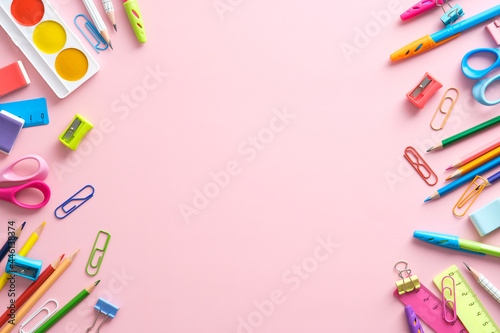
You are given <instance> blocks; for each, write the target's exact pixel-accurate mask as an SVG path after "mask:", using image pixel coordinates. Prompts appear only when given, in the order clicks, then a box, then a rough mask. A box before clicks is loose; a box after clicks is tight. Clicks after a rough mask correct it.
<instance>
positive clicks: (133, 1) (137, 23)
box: [123, 0, 146, 43]
mask: <svg viewBox="0 0 500 333" xmlns="http://www.w3.org/2000/svg"><path fill="white" fill-rule="evenodd" d="M123 7H124V8H125V12H126V13H127V17H128V20H129V21H130V25H131V26H132V29H133V30H134V32H135V36H136V37H137V40H138V41H139V42H141V43H146V32H145V31H144V22H143V21H142V15H141V10H140V9H139V4H138V3H137V0H123Z"/></svg>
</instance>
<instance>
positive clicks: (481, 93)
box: [462, 48, 500, 105]
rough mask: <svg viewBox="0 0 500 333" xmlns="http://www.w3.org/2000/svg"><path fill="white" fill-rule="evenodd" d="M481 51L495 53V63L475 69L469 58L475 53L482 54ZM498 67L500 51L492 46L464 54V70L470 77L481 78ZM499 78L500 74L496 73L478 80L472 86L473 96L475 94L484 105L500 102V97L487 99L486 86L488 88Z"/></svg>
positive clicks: (499, 64) (477, 99) (499, 65)
mask: <svg viewBox="0 0 500 333" xmlns="http://www.w3.org/2000/svg"><path fill="white" fill-rule="evenodd" d="M481 53H482V54H488V53H491V54H493V55H494V56H495V57H496V59H495V61H494V62H493V64H491V65H490V66H489V67H487V68H484V69H474V68H472V67H470V66H469V58H470V57H471V56H475V55H477V54H481ZM498 67H500V51H499V50H497V49H492V48H479V49H475V50H472V51H470V52H468V53H467V54H466V55H465V56H464V58H463V59H462V72H463V73H464V75H465V76H467V77H468V78H469V79H473V80H476V79H480V78H482V77H484V76H485V75H487V74H488V73H490V72H491V71H492V70H494V69H496V68H498ZM498 79H500V75H495V76H493V77H490V78H487V79H482V80H479V81H477V82H476V83H475V84H474V86H473V87H472V96H474V98H475V99H476V101H478V102H479V103H481V104H483V105H495V104H498V103H500V98H499V99H497V100H495V101H490V100H487V99H486V96H485V91H486V88H488V86H489V85H490V84H491V83H492V82H494V81H496V80H498Z"/></svg>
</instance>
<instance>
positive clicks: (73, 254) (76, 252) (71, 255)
mask: <svg viewBox="0 0 500 333" xmlns="http://www.w3.org/2000/svg"><path fill="white" fill-rule="evenodd" d="M79 251H80V248H78V249H76V250H75V252H73V253H71V254H70V255H69V256H68V257H67V259H68V260H69V261H73V259H74V258H75V257H76V255H77V254H78V252H79Z"/></svg>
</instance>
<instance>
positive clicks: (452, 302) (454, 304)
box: [441, 275, 457, 323]
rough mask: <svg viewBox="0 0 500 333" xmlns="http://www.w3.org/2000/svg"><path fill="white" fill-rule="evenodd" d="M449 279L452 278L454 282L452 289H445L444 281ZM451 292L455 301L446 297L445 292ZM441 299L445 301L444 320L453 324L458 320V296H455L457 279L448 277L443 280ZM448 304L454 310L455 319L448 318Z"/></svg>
mask: <svg viewBox="0 0 500 333" xmlns="http://www.w3.org/2000/svg"><path fill="white" fill-rule="evenodd" d="M447 278H450V279H451V281H452V285H451V287H445V286H444V280H446V279H447ZM446 290H449V291H450V297H451V296H453V301H452V300H449V299H446V297H445V295H444V294H445V291H446ZM441 297H442V301H443V318H444V320H446V321H447V322H449V323H453V322H454V321H455V320H457V303H456V295H455V279H453V278H452V277H451V276H449V275H446V276H445V277H444V278H443V279H442V280H441ZM448 304H451V309H452V310H453V318H452V319H448V317H447V316H446V306H447V305H448Z"/></svg>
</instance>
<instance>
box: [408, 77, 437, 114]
mask: <svg viewBox="0 0 500 333" xmlns="http://www.w3.org/2000/svg"><path fill="white" fill-rule="evenodd" d="M442 86H443V85H442V84H441V83H440V82H439V81H438V80H436V79H435V78H434V77H432V76H431V75H430V74H429V73H425V75H424V77H423V78H422V80H421V81H420V83H419V84H418V85H417V86H416V87H415V88H413V89H412V90H411V91H410V92H408V93H407V94H406V97H407V98H408V100H409V101H410V102H411V103H412V104H413V105H415V106H416V107H418V108H420V109H422V108H423V107H424V105H425V103H427V101H428V100H429V98H431V96H432V95H434V94H435V93H436V91H438V90H439V89H440V88H441V87H442Z"/></svg>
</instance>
